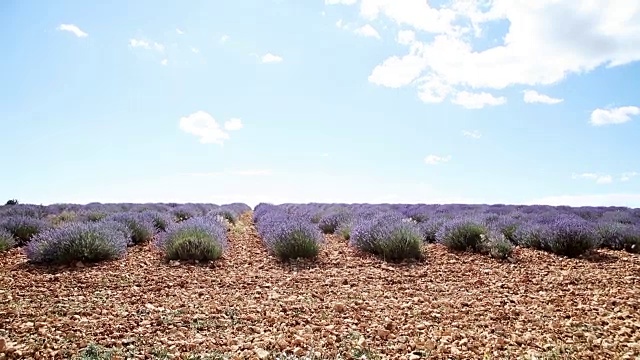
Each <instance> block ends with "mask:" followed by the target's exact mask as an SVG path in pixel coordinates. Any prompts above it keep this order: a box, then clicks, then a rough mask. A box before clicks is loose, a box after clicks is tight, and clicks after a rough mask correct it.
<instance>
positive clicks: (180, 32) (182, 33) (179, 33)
mask: <svg viewBox="0 0 640 360" xmlns="http://www.w3.org/2000/svg"><path fill="white" fill-rule="evenodd" d="M176 33H177V34H178V35H184V31H182V30H180V29H179V28H176Z"/></svg>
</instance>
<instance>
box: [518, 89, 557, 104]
mask: <svg viewBox="0 0 640 360" xmlns="http://www.w3.org/2000/svg"><path fill="white" fill-rule="evenodd" d="M523 94H524V95H523V100H524V102H526V103H529V104H534V103H539V104H548V105H554V104H559V103H561V102H563V101H564V99H559V98H553V97H551V96H548V95H544V94H540V93H539V92H537V91H535V90H525V91H523Z"/></svg>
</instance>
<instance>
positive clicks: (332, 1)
mask: <svg viewBox="0 0 640 360" xmlns="http://www.w3.org/2000/svg"><path fill="white" fill-rule="evenodd" d="M356 2H358V0H324V3H325V4H327V5H336V4H343V5H353V4H355V3H356Z"/></svg>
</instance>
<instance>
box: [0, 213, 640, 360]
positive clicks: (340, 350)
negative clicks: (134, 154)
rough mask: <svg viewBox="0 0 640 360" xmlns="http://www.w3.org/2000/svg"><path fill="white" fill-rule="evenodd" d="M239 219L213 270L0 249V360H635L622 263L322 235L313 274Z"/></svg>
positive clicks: (629, 269)
mask: <svg viewBox="0 0 640 360" xmlns="http://www.w3.org/2000/svg"><path fill="white" fill-rule="evenodd" d="M242 222H243V223H244V225H240V226H237V227H236V228H234V229H233V230H232V231H231V233H230V244H231V246H230V248H229V250H228V252H227V253H226V255H225V256H224V258H223V259H222V260H220V261H219V262H217V263H215V264H214V265H196V264H184V263H183V264H176V263H174V264H165V263H163V262H162V261H161V259H160V257H159V255H158V254H157V253H156V252H155V251H154V249H153V248H152V247H151V246H143V247H136V248H131V249H130V251H129V254H128V255H127V257H126V258H124V259H122V260H118V261H114V262H109V263H104V264H100V265H95V266H86V267H82V268H73V269H62V270H56V271H50V270H44V269H42V268H36V267H33V266H31V265H28V264H26V260H25V258H24V256H23V255H22V254H21V252H20V250H18V249H14V250H12V251H11V252H9V253H5V254H0V338H3V340H4V341H3V340H0V354H4V355H0V359H1V358H3V356H4V358H22V359H28V358H42V359H45V358H54V357H55V358H57V359H62V358H69V357H70V356H71V355H72V354H78V353H79V352H80V350H81V349H82V348H84V347H86V346H87V345H90V344H99V345H100V346H102V347H105V348H111V349H116V350H117V351H115V352H114V356H113V357H112V358H114V359H116V358H121V359H124V358H157V359H161V358H171V357H174V356H181V357H182V358H187V356H186V355H187V354H191V356H192V357H191V358H192V359H198V358H201V359H205V358H207V357H205V354H210V355H211V357H209V358H212V359H213V358H221V357H215V356H213V354H214V353H215V354H219V355H222V354H226V355H229V356H230V357H231V358H258V357H261V358H274V356H275V355H277V354H279V353H282V351H285V350H286V351H287V352H288V353H295V354H297V355H298V356H303V355H313V356H316V358H322V359H336V358H359V357H361V356H362V355H366V356H367V359H372V358H376V357H379V358H391V359H396V358H404V359H409V358H410V359H418V358H427V359H524V358H533V357H530V355H532V354H533V355H536V356H537V358H546V359H635V358H636V357H637V356H640V312H639V308H640V297H639V296H638V295H639V294H640V257H639V256H638V255H632V254H628V253H625V252H612V251H600V253H601V254H602V256H601V257H600V258H599V260H598V261H595V260H584V259H581V260H569V259H563V258H560V257H558V256H555V255H551V254H546V253H542V252H537V251H532V250H527V249H517V250H516V253H515V258H516V262H515V263H509V262H500V261H496V260H493V259H491V258H488V257H484V256H482V255H476V254H452V253H449V252H447V251H446V250H445V249H444V248H443V247H441V246H440V245H428V246H427V247H426V250H425V251H426V258H427V260H426V261H425V262H421V263H412V264H401V265H393V264H387V263H384V262H382V261H380V260H378V259H376V258H373V257H371V256H365V255H361V254H358V253H356V252H355V251H354V250H353V249H351V248H349V247H348V246H347V243H346V241H344V240H342V239H339V238H337V237H334V236H327V237H326V240H327V243H326V245H325V247H324V248H323V250H322V252H321V254H320V257H319V259H318V261H317V262H316V263H314V264H305V263H299V264H297V265H291V264H289V265H281V264H280V263H279V262H278V261H277V260H275V259H274V258H273V257H271V256H269V255H268V254H267V252H266V250H265V248H264V246H263V245H262V243H261V240H260V239H259V238H258V236H257V235H256V232H255V228H254V227H253V225H252V224H251V218H250V214H245V215H244V216H243V217H242ZM196 354H199V355H200V357H196V356H195V355H196ZM528 354H529V355H528ZM216 356H217V355H216Z"/></svg>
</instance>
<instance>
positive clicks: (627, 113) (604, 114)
mask: <svg viewBox="0 0 640 360" xmlns="http://www.w3.org/2000/svg"><path fill="white" fill-rule="evenodd" d="M637 115H640V107H638V106H621V107H617V108H611V109H595V110H593V111H592V112H591V119H590V120H589V123H590V124H591V125H593V126H603V125H612V124H623V123H626V122H628V121H631V117H633V116H637Z"/></svg>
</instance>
